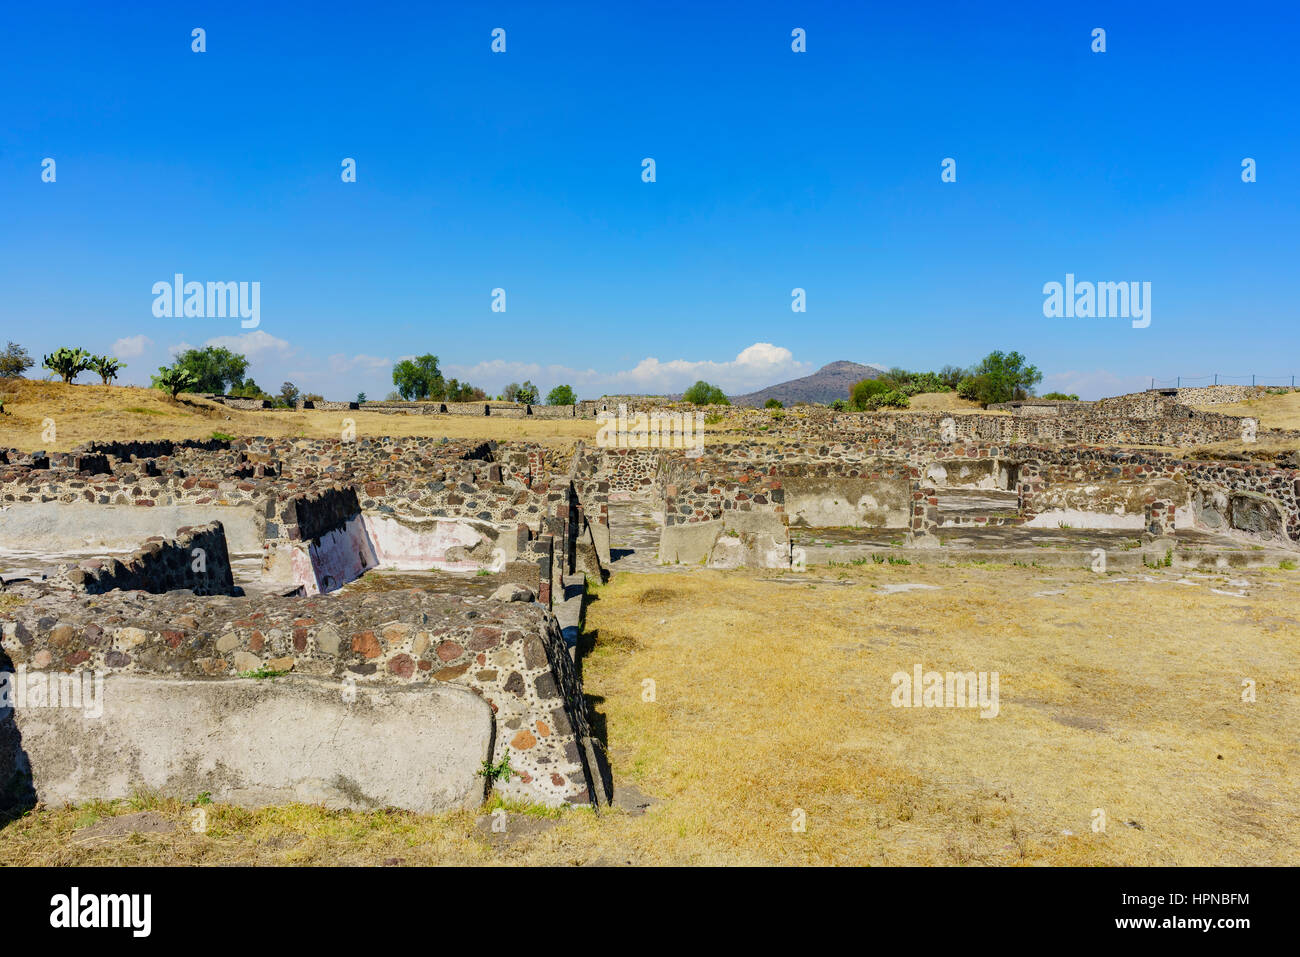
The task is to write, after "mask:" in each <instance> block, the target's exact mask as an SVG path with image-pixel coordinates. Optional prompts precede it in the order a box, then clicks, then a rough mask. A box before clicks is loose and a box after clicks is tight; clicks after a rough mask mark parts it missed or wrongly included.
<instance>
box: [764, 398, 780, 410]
mask: <svg viewBox="0 0 1300 957" xmlns="http://www.w3.org/2000/svg"><path fill="white" fill-rule="evenodd" d="M763 408H765V409H784V408H785V406H784V405H782V404H781V400H780V399H768V400H767V401H766V402H764V403H763Z"/></svg>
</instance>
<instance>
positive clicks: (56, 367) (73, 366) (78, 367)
mask: <svg viewBox="0 0 1300 957" xmlns="http://www.w3.org/2000/svg"><path fill="white" fill-rule="evenodd" d="M91 358H92V357H91V355H90V353H89V352H87V351H86V350H85V349H68V348H62V349H56V350H55V351H54V352H52V353H50V354H49V355H48V356H46V357H45V360H44V362H43V365H44V367H45V368H46V369H49V370H50V371H51V372H53V373H54V374H55V375H58V376H62V378H63V381H64V384H66V385H71V384H72V380H73V379H75V378H76V377H77V376H79V375H81V373H83V372H85V371H86V370H87V369H89V368H90V360H91Z"/></svg>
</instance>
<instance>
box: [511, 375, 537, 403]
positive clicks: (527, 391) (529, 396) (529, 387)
mask: <svg viewBox="0 0 1300 957" xmlns="http://www.w3.org/2000/svg"><path fill="white" fill-rule="evenodd" d="M540 395H541V390H540V389H538V388H537V386H535V385H533V384H532V383H531V382H529V381H528V380H527V379H525V380H524V384H523V385H521V386H520V387H519V391H518V392H517V393H515V401H516V402H518V403H519V404H520V405H536V404H537V399H538V397H539V396H540Z"/></svg>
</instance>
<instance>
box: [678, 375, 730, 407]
mask: <svg viewBox="0 0 1300 957" xmlns="http://www.w3.org/2000/svg"><path fill="white" fill-rule="evenodd" d="M682 400H683V401H685V402H689V403H691V405H731V400H730V399H728V398H727V396H726V394H725V393H723V391H722V390H721V389H719V388H718V387H717V386H716V385H711V384H709V383H708V382H705V381H704V380H703V379H701V380H699V381H698V382H696V383H695V385H693V386H691V387H690V388H689V389H687V390H686V392H685V393H683V395H682Z"/></svg>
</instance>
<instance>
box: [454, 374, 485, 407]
mask: <svg viewBox="0 0 1300 957" xmlns="http://www.w3.org/2000/svg"><path fill="white" fill-rule="evenodd" d="M486 398H487V393H486V392H484V391H483V390H482V389H479V388H476V387H475V386H472V385H470V384H469V383H468V382H461V381H460V380H459V379H452V380H451V381H450V382H448V383H447V391H446V399H447V401H448V402H478V401H481V400H483V399H486Z"/></svg>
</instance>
